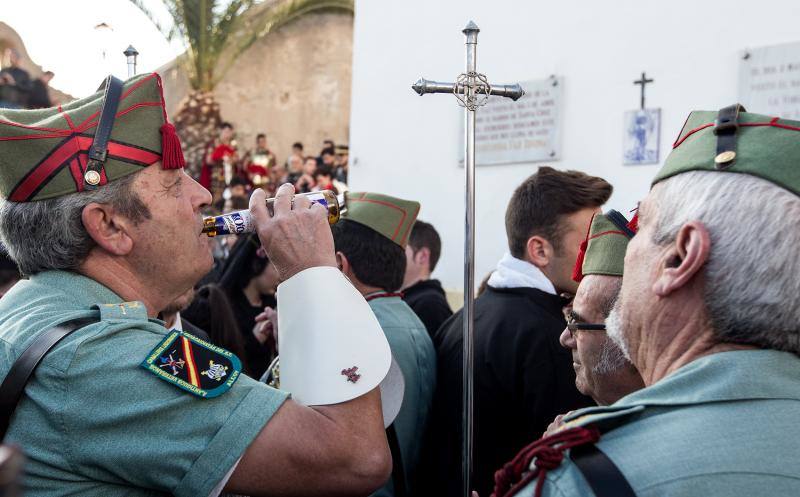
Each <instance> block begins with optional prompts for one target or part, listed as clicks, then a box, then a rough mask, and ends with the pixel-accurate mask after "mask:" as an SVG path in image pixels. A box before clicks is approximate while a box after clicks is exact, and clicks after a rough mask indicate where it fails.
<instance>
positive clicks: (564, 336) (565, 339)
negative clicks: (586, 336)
mask: <svg viewBox="0 0 800 497" xmlns="http://www.w3.org/2000/svg"><path fill="white" fill-rule="evenodd" d="M558 342H559V343H560V344H561V346H562V347H564V348H565V349H574V348H575V337H573V336H572V333H570V331H569V329H568V328H564V331H562V332H561V336H559V337H558Z"/></svg>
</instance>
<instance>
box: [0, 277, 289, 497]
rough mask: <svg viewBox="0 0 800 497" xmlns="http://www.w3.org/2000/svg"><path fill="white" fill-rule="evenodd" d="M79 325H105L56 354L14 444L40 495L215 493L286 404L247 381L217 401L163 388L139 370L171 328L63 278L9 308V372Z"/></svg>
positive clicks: (107, 293)
mask: <svg viewBox="0 0 800 497" xmlns="http://www.w3.org/2000/svg"><path fill="white" fill-rule="evenodd" d="M108 304H114V305H108ZM80 317H95V318H99V319H100V321H99V322H98V323H96V324H92V325H89V326H86V327H84V328H82V329H80V330H78V331H75V332H74V333H72V334H71V335H69V336H68V337H67V338H65V339H64V340H63V341H62V342H61V343H59V344H58V345H57V346H56V347H55V349H53V350H52V351H51V352H50V353H49V354H48V355H47V356H46V357H45V359H44V361H43V362H42V364H41V365H40V366H39V368H38V369H37V370H36V373H35V376H34V377H33V378H32V379H31V381H30V382H29V383H28V387H27V388H26V391H25V396H24V397H23V400H22V401H21V402H20V403H19V405H18V407H17V410H16V411H15V414H14V418H13V420H12V423H11V426H10V429H9V432H8V435H7V437H6V441H7V442H9V443H13V444H17V445H19V446H20V447H22V448H23V449H24V451H25V455H26V457H27V463H26V467H25V473H26V474H25V487H26V488H27V490H28V492H29V493H30V494H31V495H37V496H51V495H52V496H62V495H81V496H93V495H96V496H108V495H131V496H133V495H142V496H144V495H156V494H160V493H169V494H173V495H176V496H186V497H190V496H191V497H194V496H207V495H210V494H211V491H212V489H214V488H215V487H216V486H217V484H218V483H219V482H220V481H222V480H223V478H224V477H225V476H226V474H227V473H228V472H229V471H230V470H231V468H233V467H234V464H236V461H237V460H238V459H239V458H240V457H241V456H242V454H243V453H244V451H245V449H246V448H247V447H248V446H249V445H250V443H251V442H252V441H253V439H254V438H255V437H256V435H258V433H259V432H260V431H261V429H262V428H263V427H264V426H265V425H266V423H267V422H268V421H269V419H270V417H272V415H273V414H274V413H275V412H276V411H277V410H278V408H279V407H280V406H281V404H282V403H283V401H284V400H285V399H286V396H287V394H285V393H283V392H280V391H278V390H274V389H272V388H269V387H267V386H266V385H264V384H262V383H258V382H256V381H255V380H252V379H250V378H248V377H247V376H240V377H239V379H238V380H237V381H236V382H235V383H234V384H233V386H232V387H231V388H230V390H228V391H227V392H225V393H224V394H223V395H221V396H219V397H216V398H213V399H202V398H199V397H197V396H195V395H192V394H190V393H188V392H186V391H184V390H182V389H180V388H177V387H176V386H174V385H171V384H170V383H168V382H166V381H162V380H160V379H159V378H158V377H156V376H155V375H153V374H152V373H150V372H148V371H146V370H145V369H144V368H142V367H141V366H140V364H141V362H142V361H143V360H144V359H145V357H147V356H148V354H149V353H150V351H151V350H153V349H154V348H155V347H156V346H157V345H158V344H159V343H160V342H162V340H163V339H164V338H165V336H166V335H167V334H168V333H169V330H167V329H166V328H164V325H163V323H162V322H161V321H158V320H155V319H148V318H147V312H146V310H145V308H144V305H142V304H140V303H138V302H129V303H122V300H121V299H120V298H119V297H118V296H117V295H115V294H114V293H113V292H112V291H111V290H109V289H107V288H106V287H104V286H102V285H101V284H99V283H97V282H95V281H94V280H91V279H89V278H87V277H85V276H81V275H78V274H75V273H70V272H61V271H46V272H42V273H39V274H36V275H34V276H32V277H31V279H30V280H29V281H21V282H20V283H18V284H17V285H16V286H15V287H14V288H12V289H11V291H9V292H8V293H7V294H6V296H5V297H3V299H2V300H0V348H1V349H2V357H3V361H1V362H0V375H2V376H3V377H5V375H6V374H7V373H8V369H9V368H10V366H11V364H12V363H13V362H14V361H15V360H16V358H17V357H18V356H19V354H20V353H21V352H22V351H23V350H24V349H25V347H27V346H28V344H29V343H31V341H32V340H33V339H34V338H35V337H36V336H37V335H38V334H39V333H40V332H42V331H44V330H46V329H48V328H50V327H52V326H54V325H56V324H57V323H59V322H63V321H65V320H70V319H76V318H80Z"/></svg>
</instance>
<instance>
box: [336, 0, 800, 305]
mask: <svg viewBox="0 0 800 497" xmlns="http://www.w3.org/2000/svg"><path fill="white" fill-rule="evenodd" d="M470 19H472V20H474V21H475V22H476V23H477V25H478V26H479V27H480V28H481V33H480V35H479V38H478V69H479V71H480V72H484V73H485V74H487V75H488V76H489V79H490V81H495V82H498V83H512V82H515V81H524V80H530V79H538V78H544V77H547V76H549V75H550V74H557V75H559V76H563V77H564V89H563V91H564V93H563V121H562V128H561V129H562V150H561V152H562V153H561V156H562V159H561V160H560V161H557V162H553V163H552V164H551V165H553V166H554V167H557V168H559V169H579V170H582V171H586V172H588V173H591V174H597V175H600V176H603V177H605V178H606V179H608V180H609V181H610V182H611V183H612V184H613V185H614V187H615V192H614V195H613V197H612V198H611V201H610V203H609V205H608V207H609V208H616V209H618V210H621V211H623V212H627V211H628V210H629V209H630V208H632V207H633V206H634V205H635V203H636V201H637V199H639V198H641V197H642V196H644V195H645V194H646V192H647V190H648V188H649V181H650V179H651V178H652V177H653V175H654V174H655V172H656V171H657V169H658V166H656V165H651V166H623V165H622V158H621V156H622V139H623V130H622V117H623V112H624V111H626V110H632V109H635V108H637V107H638V105H639V88H638V86H634V85H633V84H632V82H633V80H635V79H638V77H639V75H640V74H641V72H642V71H647V74H648V76H649V77H653V78H655V84H652V85H648V89H647V103H648V107H660V108H661V109H662V121H661V128H662V132H661V160H662V163H663V160H664V158H665V157H666V155H667V153H668V152H669V150H670V148H671V145H672V143H673V141H674V139H675V137H676V135H677V133H678V131H679V130H680V128H681V126H682V124H683V122H684V120H685V118H686V116H687V114H688V113H689V111H690V110H692V109H700V108H702V109H711V110H714V109H718V108H721V107H724V106H726V105H729V104H732V103H734V102H736V100H737V93H738V89H737V71H738V65H739V57H740V52H741V51H742V50H743V49H746V48H750V47H758V46H763V45H772V44H777V43H784V42H790V41H798V40H800V31H799V30H798V29H797V26H798V23H799V22H800V2H798V1H797V0H768V1H762V2H751V1H746V0H728V1H721V0H713V1H710V0H703V1H698V0H673V1H671V2H655V1H650V0H617V1H613V2H596V1H588V0H583V1H561V2H542V1H533V0H528V1H514V0H494V1H491V2H487V1H485V0H484V1H477V0H461V1H457V0H435V1H434V0H404V1H402V2H387V1H378V0H357V1H356V16H355V34H354V51H353V52H354V55H353V85H352V92H353V93H352V108H351V128H350V129H351V134H350V146H351V164H352V167H351V180H350V182H351V186H352V188H353V189H355V190H373V191H380V192H384V193H387V194H391V195H396V196H400V197H405V198H410V199H417V200H419V201H420V202H421V203H422V210H421V212H420V218H421V219H424V220H426V221H429V222H432V223H433V224H434V225H435V226H436V228H437V229H438V230H439V232H440V234H441V236H442V239H443V251H442V252H443V255H442V260H441V262H440V265H439V267H438V268H437V270H436V272H435V273H434V276H435V277H438V278H440V279H441V280H443V283H444V286H445V287H446V288H448V289H454V290H456V289H458V288H459V287H460V286H461V285H462V278H463V276H462V271H463V269H462V268H463V266H462V261H463V259H462V251H463V249H462V246H463V229H464V228H463V215H464V214H463V203H464V201H463V196H464V194H463V173H464V170H463V169H462V168H459V167H458V160H459V159H460V158H461V156H462V154H463V152H462V151H461V149H460V140H459V133H460V119H461V115H462V113H461V112H460V108H459V107H457V105H456V102H455V99H454V97H448V96H445V95H426V96H424V97H419V96H417V95H416V94H415V93H414V92H412V90H411V88H410V86H411V84H412V83H413V82H414V81H416V79H417V78H418V77H419V76H425V77H426V78H428V79H435V80H440V81H445V80H446V81H452V80H453V78H455V77H456V76H457V75H458V74H459V73H460V72H462V70H463V68H464V61H463V59H464V44H463V43H464V37H463V35H462V34H461V29H462V28H463V27H464V26H465V25H466V23H467V21H468V20H470ZM748 110H751V111H758V109H748ZM541 164H546V163H541ZM541 164H515V165H504V166H484V167H479V168H478V171H477V174H476V178H477V180H476V185H477V204H476V205H477V209H476V210H477V237H476V240H477V243H476V253H477V258H476V281H478V282H479V281H480V280H481V279H482V278H483V276H484V275H485V274H486V273H487V272H489V271H490V270H491V269H492V267H493V266H494V264H495V263H496V261H497V260H498V259H499V257H500V256H502V254H503V252H504V251H505V250H506V239H505V230H504V223H503V216H504V212H505V208H506V204H507V203H508V199H509V198H510V196H511V192H512V191H513V189H514V187H516V185H518V184H519V183H520V182H521V181H522V180H523V179H524V178H526V177H527V176H528V175H530V174H532V173H533V172H535V170H536V168H537V167H538V166H539V165H541Z"/></svg>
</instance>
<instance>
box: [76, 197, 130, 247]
mask: <svg viewBox="0 0 800 497" xmlns="http://www.w3.org/2000/svg"><path fill="white" fill-rule="evenodd" d="M81 221H83V226H84V228H85V229H86V232H87V233H89V236H90V237H92V240H94V241H95V243H96V244H97V245H99V246H100V247H101V248H102V249H103V250H105V251H106V252H108V253H110V254H112V255H119V256H124V255H128V254H129V253H130V252H131V250H133V238H131V236H130V232H129V230H130V228H131V223H129V222H128V220H127V219H125V218H123V217H122V216H120V215H118V214H117V213H116V212H115V211H114V209H113V208H112V207H111V206H110V205H108V204H97V203H94V202H92V203H90V204H89V205H87V206H86V207H84V208H83V211H82V212H81Z"/></svg>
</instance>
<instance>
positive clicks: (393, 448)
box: [386, 423, 408, 497]
mask: <svg viewBox="0 0 800 497" xmlns="http://www.w3.org/2000/svg"><path fill="white" fill-rule="evenodd" d="M386 439H387V440H388V441H389V451H390V452H391V453H392V484H393V485H394V497H406V495H408V490H407V489H406V472H405V469H404V468H403V454H402V453H401V452H400V441H399V440H398V439H397V431H396V430H395V429H394V423H392V424H390V425H389V427H388V428H386Z"/></svg>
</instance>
